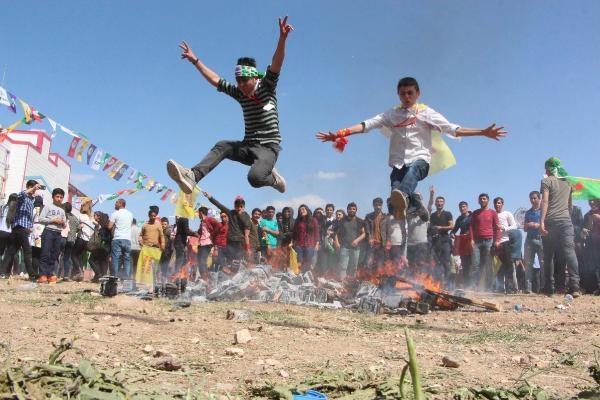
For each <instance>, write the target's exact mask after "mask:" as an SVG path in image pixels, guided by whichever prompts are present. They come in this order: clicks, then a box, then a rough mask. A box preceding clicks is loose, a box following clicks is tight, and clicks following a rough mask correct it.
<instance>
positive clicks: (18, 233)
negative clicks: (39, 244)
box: [0, 226, 38, 278]
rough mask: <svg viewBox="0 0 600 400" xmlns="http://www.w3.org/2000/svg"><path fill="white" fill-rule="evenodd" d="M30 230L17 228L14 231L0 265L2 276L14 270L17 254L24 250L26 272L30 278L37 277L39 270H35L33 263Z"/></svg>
mask: <svg viewBox="0 0 600 400" xmlns="http://www.w3.org/2000/svg"><path fill="white" fill-rule="evenodd" d="M29 234H30V232H29V229H27V228H23V227H22V226H15V227H14V228H13V229H12V232H11V234H10V238H9V246H8V249H7V250H6V254H5V255H4V259H3V260H2V264H1V265H0V274H3V275H7V274H8V273H9V271H10V270H11V269H12V268H10V267H12V265H13V261H14V259H15V254H17V251H19V249H22V250H23V259H24V262H25V270H26V271H27V274H29V277H30V278H34V277H37V275H38V271H37V268H34V266H33V263H32V261H31V245H30V244H29Z"/></svg>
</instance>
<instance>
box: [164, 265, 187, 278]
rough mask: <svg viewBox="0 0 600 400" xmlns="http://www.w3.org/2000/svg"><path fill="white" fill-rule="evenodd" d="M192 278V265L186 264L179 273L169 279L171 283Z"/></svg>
mask: <svg viewBox="0 0 600 400" xmlns="http://www.w3.org/2000/svg"><path fill="white" fill-rule="evenodd" d="M189 277H190V265H189V264H186V265H184V266H183V267H181V268H180V269H179V271H178V272H176V273H174V274H173V275H171V276H170V277H169V280H170V281H171V282H173V281H176V280H177V279H186V280H187V279H189Z"/></svg>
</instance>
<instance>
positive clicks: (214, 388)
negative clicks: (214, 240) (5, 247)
mask: <svg viewBox="0 0 600 400" xmlns="http://www.w3.org/2000/svg"><path fill="white" fill-rule="evenodd" d="M27 284H28V283H27V282H26V281H22V280H18V279H15V280H12V281H1V282H0V302H1V303H0V304H1V305H0V307H1V309H2V311H1V312H0V321H1V322H0V330H1V338H0V342H2V345H3V346H2V348H1V349H0V360H5V359H6V360H7V363H8V365H17V364H24V365H27V364H30V363H35V362H41V361H44V360H47V357H48V355H49V354H50V352H51V351H52V345H51V344H52V343H53V342H57V341H58V340H59V339H60V338H63V337H65V338H76V341H75V344H76V347H77V348H78V349H79V351H78V352H70V353H68V355H67V356H66V359H67V360H68V361H72V362H77V360H79V359H80V358H82V357H85V358H87V359H89V360H91V361H92V362H93V363H95V364H96V366H98V367H99V368H103V369H106V370H109V371H111V372H112V373H114V374H116V377H118V378H119V379H121V380H123V381H125V382H126V383H127V385H128V386H129V387H131V388H134V390H137V391H139V392H140V393H146V394H152V393H154V394H163V395H167V396H173V397H174V396H176V395H181V394H183V393H185V392H186V390H188V389H189V388H194V390H200V391H202V392H205V393H211V394H212V395H209V396H207V398H241V399H246V398H255V397H254V396H253V395H252V394H251V388H252V387H259V386H260V385H263V384H264V383H265V382H271V383H285V384H290V385H293V384H294V383H295V382H300V381H301V380H303V379H305V378H307V377H308V376H311V375H314V374H317V373H322V372H327V371H332V372H339V371H345V372H349V373H354V372H356V373H359V371H362V372H360V373H365V372H366V373H368V374H373V375H374V376H375V375H378V374H382V375H385V374H388V375H389V374H391V375H395V376H399V374H400V371H401V369H402V367H403V366H404V364H405V361H404V359H405V358H407V350H406V341H405V336H404V328H405V327H408V328H409V329H410V333H411V335H412V337H413V338H414V341H415V343H416V348H417V351H416V352H417V356H418V361H419V363H420V367H421V375H422V380H423V382H424V385H425V386H426V387H433V388H435V390H434V391H435V392H437V394H434V395H430V396H431V398H437V399H448V398H452V393H453V392H454V391H455V390H456V389H458V388H460V387H473V386H482V385H491V386H494V387H503V388H514V387H515V386H517V385H519V384H520V382H522V381H523V379H525V380H527V381H528V382H529V383H531V384H536V385H539V386H541V387H543V388H544V389H545V390H546V391H547V392H549V393H551V394H553V395H555V396H557V397H558V398H563V399H568V398H571V397H572V396H574V395H576V393H578V392H579V391H580V390H582V389H583V388H586V387H590V386H593V383H592V382H593V381H591V378H590V377H589V374H588V372H587V367H588V366H589V365H591V364H593V363H594V362H595V361H594V360H595V359H594V356H595V355H594V350H596V351H598V350H600V348H599V347H597V346H600V297H594V296H583V297H581V298H578V299H575V301H574V302H573V303H572V304H571V305H570V307H569V308H568V309H566V310H561V309H558V308H556V307H555V306H556V305H557V304H561V303H563V302H564V298H563V297H562V296H560V295H556V296H554V297H553V298H548V297H543V296H537V295H510V296H499V295H498V296H496V295H492V294H488V295H481V296H480V297H479V298H482V299H485V300H487V301H492V302H495V303H497V304H499V306H500V307H501V309H502V311H501V312H496V313H487V312H479V311H473V310H469V311H447V312H441V311H436V312H432V313H430V314H428V315H425V316H421V315H419V316H404V317H402V316H386V315H377V316H373V315H365V314H359V313H356V312H351V311H347V310H320V309H316V308H311V307H306V306H291V305H283V304H257V303H250V302H238V303H200V304H192V305H191V307H189V308H182V309H174V308H173V304H174V302H173V301H169V300H166V299H158V300H153V301H144V300H140V299H138V298H135V297H131V296H126V295H118V296H116V297H113V298H104V297H101V296H99V294H98V293H97V291H98V286H97V285H93V284H89V283H59V284H56V285H52V286H50V285H44V286H41V287H38V288H35V289H33V290H31V289H29V290H28V289H27V288H26V287H24V286H23V285H27ZM86 291H87V292H86ZM90 291H91V292H90ZM515 304H522V305H523V310H522V311H521V312H516V311H515V308H514V306H515ZM228 309H247V310H251V311H252V315H251V319H250V321H246V322H236V321H230V320H226V318H225V315H226V311H227V310H228ZM244 328H247V329H249V331H250V334H251V336H252V340H251V341H250V342H248V343H245V344H239V345H234V344H233V339H234V334H235V332H236V331H239V330H241V329H244ZM231 347H236V348H239V349H242V350H243V354H241V355H228V354H226V349H228V348H231ZM155 350H161V351H163V352H166V353H168V354H172V355H174V356H175V357H176V358H177V359H179V360H180V361H181V362H182V364H183V370H180V371H175V372H167V371H161V370H157V369H154V368H153V367H152V366H151V365H152V364H151V362H152V358H153V357H152V353H153V352H154V351H155ZM444 356H451V357H452V358H454V359H455V360H456V361H458V362H459V364H460V365H459V367H458V368H447V367H444V366H442V362H441V360H442V358H443V357H444ZM212 396H214V397H212Z"/></svg>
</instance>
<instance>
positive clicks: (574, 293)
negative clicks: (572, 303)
mask: <svg viewBox="0 0 600 400" xmlns="http://www.w3.org/2000/svg"><path fill="white" fill-rule="evenodd" d="M570 295H571V296H573V298H574V299H576V298H578V297H581V292H580V291H579V290H573V291H572V292H570Z"/></svg>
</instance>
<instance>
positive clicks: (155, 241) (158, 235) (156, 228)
mask: <svg viewBox="0 0 600 400" xmlns="http://www.w3.org/2000/svg"><path fill="white" fill-rule="evenodd" d="M140 245H142V247H152V248H155V249H159V250H160V253H159V254H157V257H156V258H155V259H154V260H153V261H154V268H153V270H152V276H153V280H154V282H155V283H156V282H160V281H162V282H163V283H165V282H166V278H167V277H166V271H162V269H161V268H160V266H161V264H160V260H161V257H162V252H163V250H164V248H165V237H164V233H163V227H162V224H161V223H160V222H158V221H157V218H156V212H155V211H153V210H150V211H148V221H147V222H145V223H144V225H142V230H141V233H140ZM159 269H161V270H160V273H161V276H160V277H159Z"/></svg>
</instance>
